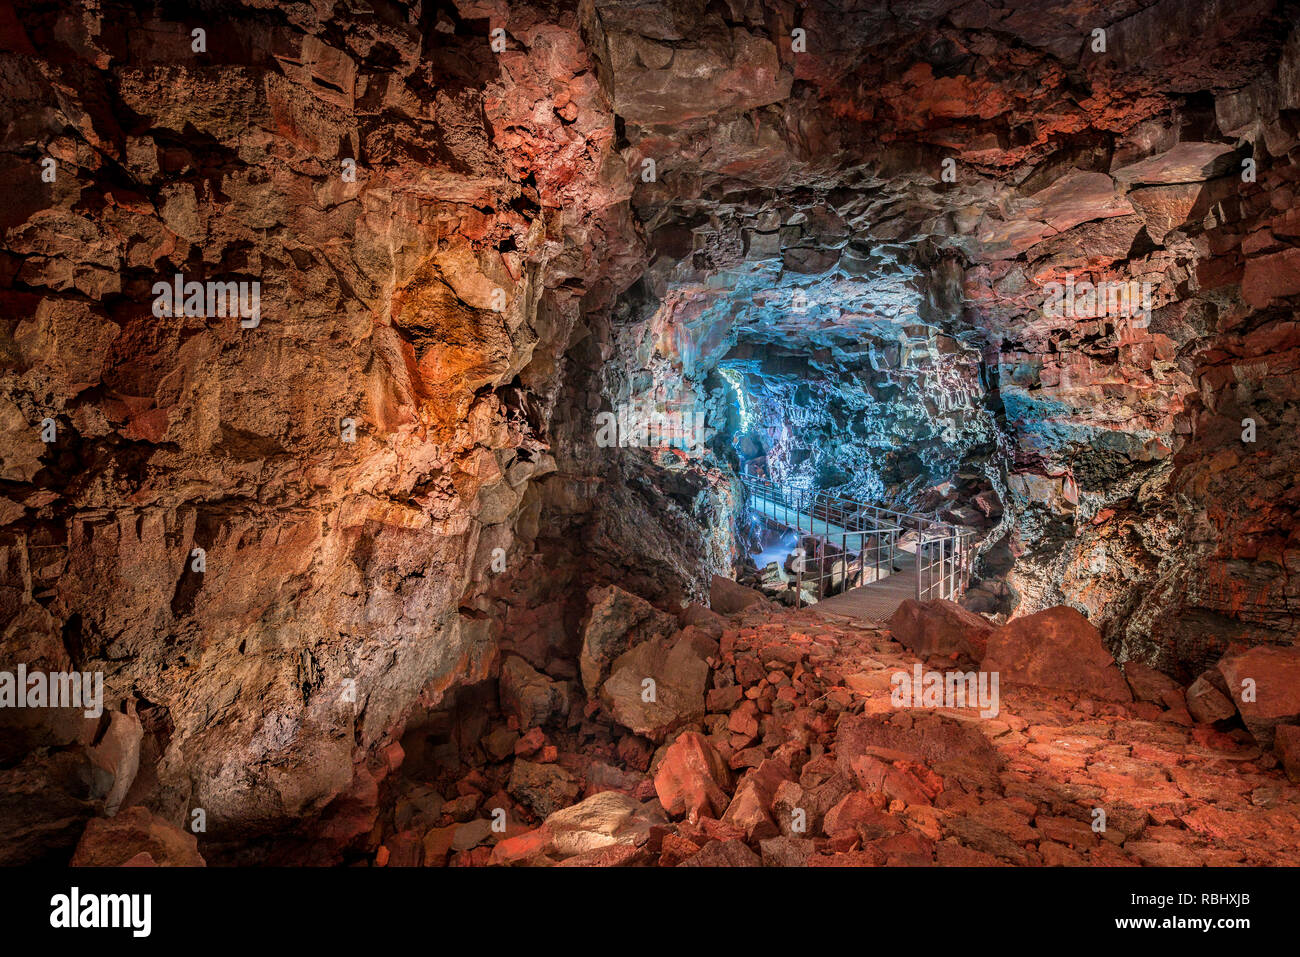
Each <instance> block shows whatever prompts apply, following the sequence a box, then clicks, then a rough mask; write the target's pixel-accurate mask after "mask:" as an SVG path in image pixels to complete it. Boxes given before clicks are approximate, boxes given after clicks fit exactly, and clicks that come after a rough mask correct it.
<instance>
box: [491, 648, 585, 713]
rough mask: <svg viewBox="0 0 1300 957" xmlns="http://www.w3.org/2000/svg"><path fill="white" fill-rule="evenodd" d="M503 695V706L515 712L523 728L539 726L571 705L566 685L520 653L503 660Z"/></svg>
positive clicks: (509, 711) (502, 707)
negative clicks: (534, 666) (529, 661)
mask: <svg viewBox="0 0 1300 957" xmlns="http://www.w3.org/2000/svg"><path fill="white" fill-rule="evenodd" d="M500 697H501V710H502V711H504V712H505V713H506V714H510V715H514V716H515V718H517V719H518V721H519V727H520V728H521V729H523V730H527V729H529V728H533V727H540V726H542V725H544V724H546V722H547V721H548V720H550V718H551V716H552V715H555V714H564V713H566V712H567V711H568V707H569V700H568V695H567V694H565V690H564V686H563V685H562V684H560V683H559V682H556V681H552V680H551V679H550V678H548V677H546V675H544V674H542V673H541V672H540V671H537V670H536V669H535V668H533V666H532V665H530V664H529V663H528V662H526V661H525V660H524V659H523V658H520V657H519V656H518V655H510V656H508V657H507V658H506V660H505V661H504V662H502V664H501V679H500Z"/></svg>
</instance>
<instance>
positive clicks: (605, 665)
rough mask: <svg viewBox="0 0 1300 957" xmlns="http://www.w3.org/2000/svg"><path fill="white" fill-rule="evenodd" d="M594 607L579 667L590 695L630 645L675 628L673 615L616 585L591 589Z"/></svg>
mask: <svg viewBox="0 0 1300 957" xmlns="http://www.w3.org/2000/svg"><path fill="white" fill-rule="evenodd" d="M587 599H588V601H589V602H590V603H591V609H590V611H589V612H588V613H587V618H586V621H585V622H584V623H583V626H582V654H581V657H580V658H579V668H580V670H581V674H582V684H583V687H584V688H586V690H587V696H588V697H589V698H594V697H596V695H597V692H598V690H599V688H600V686H601V684H602V683H604V681H605V679H606V678H607V677H608V676H609V670H610V665H611V664H613V662H614V660H615V659H616V658H618V657H619V656H620V655H622V654H623V653H624V652H625V651H627V650H628V649H629V648H634V647H635V646H636V645H638V644H639V643H641V642H643V641H648V640H650V639H654V638H659V637H663V636H665V635H669V634H671V633H672V632H674V631H676V622H675V621H673V618H672V616H671V615H669V614H667V613H665V612H662V611H659V609H657V608H655V607H654V606H653V605H651V604H650V603H649V602H647V601H646V600H645V599H643V598H639V597H637V596H636V595H633V594H630V593H629V592H626V591H624V590H623V589H621V588H619V587H618V586H616V585H610V586H608V587H606V588H596V589H592V591H591V592H589V593H588V595H587Z"/></svg>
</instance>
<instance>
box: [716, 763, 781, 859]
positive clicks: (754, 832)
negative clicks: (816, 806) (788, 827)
mask: <svg viewBox="0 0 1300 957" xmlns="http://www.w3.org/2000/svg"><path fill="white" fill-rule="evenodd" d="M790 780H791V776H790V770H789V769H788V768H785V767H782V766H781V765H780V764H778V763H777V762H775V761H772V760H765V761H763V762H762V763H761V764H759V766H758V767H757V768H754V769H753V770H750V771H747V772H746V773H745V774H744V775H743V776H742V777H741V779H740V781H739V783H737V785H736V791H735V794H733V795H732V798H731V803H730V804H728V805H727V810H726V812H725V813H724V814H723V815H722V820H723V821H724V822H725V823H727V824H732V825H734V826H736V827H738V828H740V829H741V830H742V831H744V833H745V839H746V840H748V841H749V842H750V843H754V842H756V841H762V840H765V839H767V838H770V837H776V836H777V835H778V834H779V833H781V829H780V828H779V827H777V825H776V822H775V821H773V819H772V813H771V812H772V806H773V804H774V802H775V800H776V794H777V790H778V788H779V787H780V786H781V784H782V783H785V782H788V781H790Z"/></svg>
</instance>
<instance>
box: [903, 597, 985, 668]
mask: <svg viewBox="0 0 1300 957" xmlns="http://www.w3.org/2000/svg"><path fill="white" fill-rule="evenodd" d="M889 631H890V633H891V634H892V635H893V636H894V637H895V638H896V639H898V642H899V643H900V644H901V645H903V646H904V647H905V648H908V649H910V650H911V651H913V652H915V653H916V654H917V655H918V656H919V657H921V658H931V657H940V658H952V657H965V658H970V659H972V660H974V661H979V660H980V659H982V658H983V657H984V653H985V649H986V647H987V645H988V639H989V635H990V634H991V633H992V632H993V626H992V625H990V624H989V623H988V622H987V621H985V620H984V619H983V618H982V617H980V616H979V615H977V614H975V612H973V611H967V610H966V609H965V608H963V607H961V605H958V604H956V603H955V602H951V601H947V600H946V599H943V598H940V599H936V600H934V601H926V602H920V601H917V600H916V599H915V598H908V599H907V600H906V601H904V602H903V603H902V604H901V605H899V606H898V610H897V611H895V612H894V614H893V616H892V617H891V618H890V619H889Z"/></svg>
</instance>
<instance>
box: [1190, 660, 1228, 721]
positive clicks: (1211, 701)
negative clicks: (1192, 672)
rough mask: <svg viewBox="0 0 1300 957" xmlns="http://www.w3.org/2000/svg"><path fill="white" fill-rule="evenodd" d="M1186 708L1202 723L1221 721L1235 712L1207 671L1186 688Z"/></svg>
mask: <svg viewBox="0 0 1300 957" xmlns="http://www.w3.org/2000/svg"><path fill="white" fill-rule="evenodd" d="M1213 677H1218V676H1217V675H1214V676H1213ZM1187 710H1188V711H1189V712H1191V715H1192V717H1193V718H1195V719H1196V720H1197V721H1199V722H1201V723H1202V724H1213V723H1214V722H1215V721H1223V720H1224V719H1226V718H1231V717H1232V716H1233V715H1234V714H1236V713H1237V709H1236V708H1235V707H1234V706H1233V704H1232V702H1231V701H1230V700H1229V699H1228V696H1227V695H1225V694H1224V693H1223V692H1222V691H1220V690H1219V689H1218V687H1216V683H1215V682H1214V680H1212V676H1211V675H1210V674H1209V673H1208V672H1207V673H1206V674H1203V675H1201V676H1200V677H1199V678H1197V679H1196V680H1195V681H1193V682H1192V684H1191V686H1190V687H1189V688H1188V689H1187Z"/></svg>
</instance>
